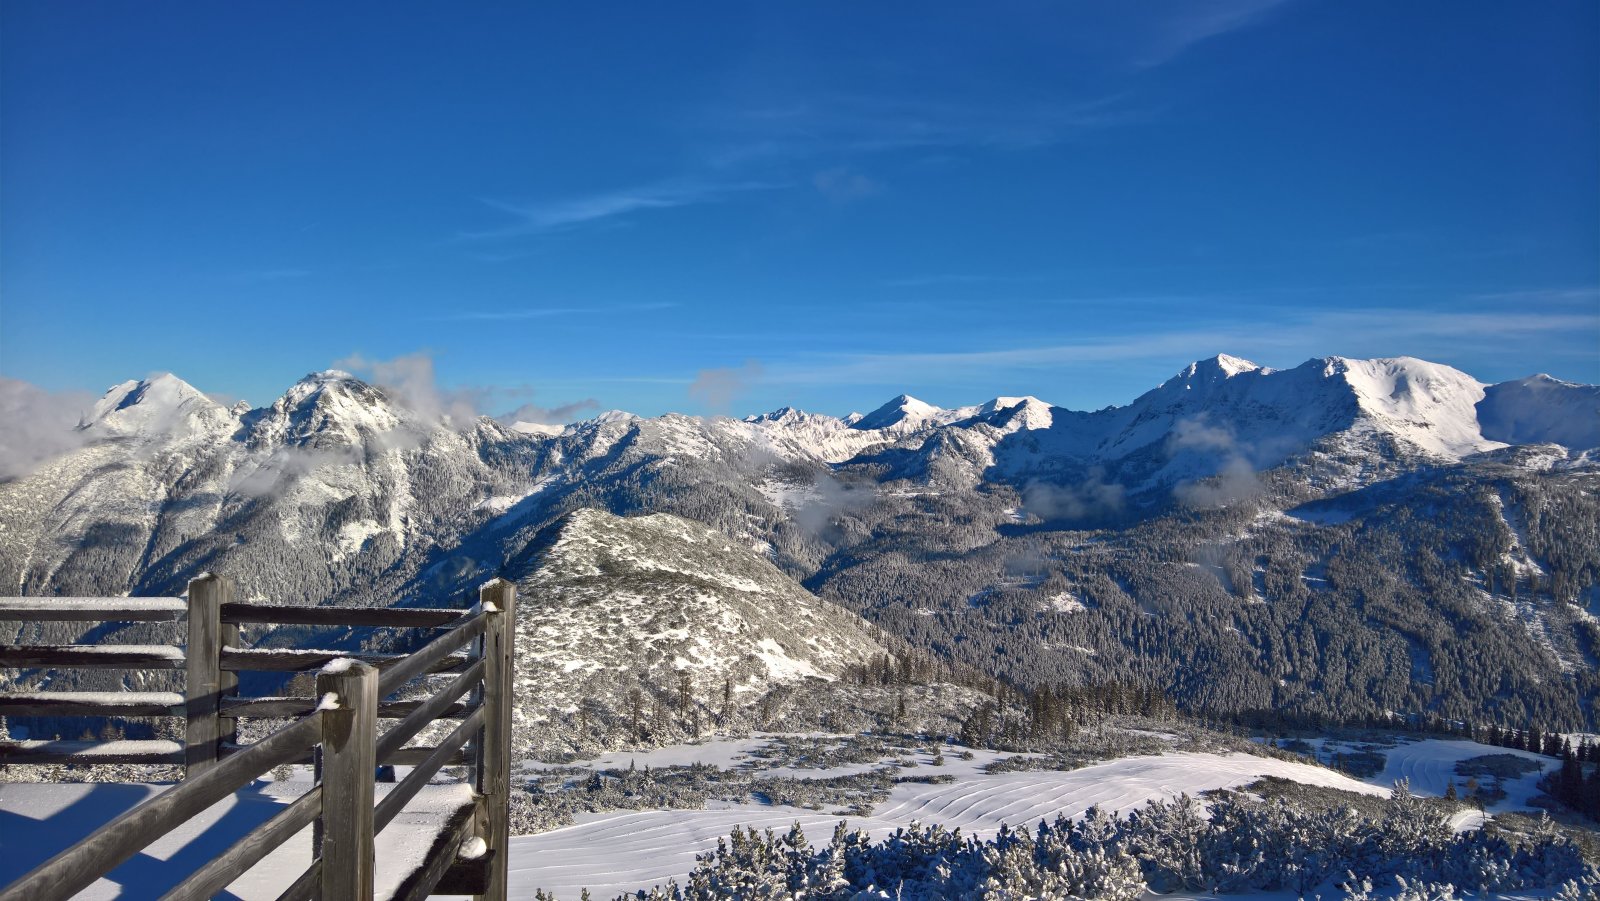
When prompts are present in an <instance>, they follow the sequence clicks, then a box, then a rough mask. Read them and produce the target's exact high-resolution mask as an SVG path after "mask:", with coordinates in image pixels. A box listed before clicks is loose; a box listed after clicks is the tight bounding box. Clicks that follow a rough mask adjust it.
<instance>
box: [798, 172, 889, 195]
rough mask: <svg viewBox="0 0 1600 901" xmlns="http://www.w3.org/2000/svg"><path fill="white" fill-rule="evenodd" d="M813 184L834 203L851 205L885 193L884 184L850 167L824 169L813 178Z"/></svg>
mask: <svg viewBox="0 0 1600 901" xmlns="http://www.w3.org/2000/svg"><path fill="white" fill-rule="evenodd" d="M811 184H812V185H814V186H815V187H816V189H817V190H818V191H821V192H822V195H823V196H824V197H826V198H828V199H829V200H831V201H833V202H834V203H849V202H851V201H853V200H860V199H862V198H864V197H871V196H872V195H874V194H878V193H880V192H882V191H883V183H882V182H880V181H878V180H877V179H875V178H871V177H869V176H867V175H864V174H862V173H860V172H857V171H856V170H854V169H852V168H850V167H849V166H835V167H834V168H832V169H824V170H822V171H821V172H818V173H817V174H816V175H813V176H812V177H811Z"/></svg>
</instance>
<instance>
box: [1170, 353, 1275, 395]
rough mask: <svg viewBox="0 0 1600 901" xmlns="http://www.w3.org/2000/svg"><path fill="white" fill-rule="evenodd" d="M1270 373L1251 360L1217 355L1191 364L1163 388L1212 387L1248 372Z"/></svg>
mask: <svg viewBox="0 0 1600 901" xmlns="http://www.w3.org/2000/svg"><path fill="white" fill-rule="evenodd" d="M1270 371H1271V370H1266V369H1262V367H1260V366H1257V365H1256V364H1254V363H1252V362H1250V361H1249V360H1246V359H1243V358H1242V357H1233V356H1229V355H1228V354H1217V355H1216V356H1214V357H1207V358H1206V359H1204V360H1196V361H1194V362H1193V363H1190V364H1189V365H1188V366H1185V367H1184V368H1183V371H1182V372H1179V373H1178V374H1177V375H1175V376H1173V377H1172V378H1170V379H1168V380H1167V381H1165V382H1163V383H1162V387H1163V388H1165V387H1168V386H1181V387H1183V388H1185V389H1189V388H1195V387H1200V386H1210V385H1215V384H1217V383H1219V382H1223V381H1226V380H1228V379H1231V378H1233V377H1234V376H1236V375H1242V374H1244V373H1247V372H1261V373H1263V374H1265V373H1267V372H1270Z"/></svg>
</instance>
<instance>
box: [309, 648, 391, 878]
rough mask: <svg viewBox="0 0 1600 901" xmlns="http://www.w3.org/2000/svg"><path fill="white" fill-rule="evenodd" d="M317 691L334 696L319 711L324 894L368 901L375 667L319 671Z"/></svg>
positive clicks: (355, 665)
mask: <svg viewBox="0 0 1600 901" xmlns="http://www.w3.org/2000/svg"><path fill="white" fill-rule="evenodd" d="M317 695H318V696H319V697H323V698H328V697H330V696H332V697H333V698H335V699H337V701H338V706H336V707H333V708H331V709H324V710H323V712H322V716H323V720H324V726H323V737H322V818H321V819H322V830H321V832H322V848H321V854H322V880H321V885H322V889H321V891H322V897H323V898H328V899H333V898H337V899H340V901H345V899H351V901H371V899H372V887H373V866H374V858H373V847H374V846H373V834H374V829H373V809H372V798H373V794H374V788H373V772H374V770H375V768H376V765H377V756H376V753H375V751H376V747H377V743H376V735H377V727H378V671H377V669H375V668H373V667H371V666H368V665H366V664H364V663H355V662H352V663H350V664H349V665H348V666H346V667H344V668H343V669H339V670H335V671H333V672H322V673H320V674H318V675H317Z"/></svg>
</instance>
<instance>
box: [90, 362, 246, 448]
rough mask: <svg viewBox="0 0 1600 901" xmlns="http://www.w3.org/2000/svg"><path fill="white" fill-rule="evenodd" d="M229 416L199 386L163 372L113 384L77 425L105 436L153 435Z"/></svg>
mask: <svg viewBox="0 0 1600 901" xmlns="http://www.w3.org/2000/svg"><path fill="white" fill-rule="evenodd" d="M230 418H231V416H230V414H229V413H228V411H227V410H225V409H223V407H222V406H221V405H220V404H218V403H217V402H216V401H214V400H212V399H211V398H209V397H206V396H205V394H204V393H203V392H202V391H200V389H198V388H196V387H194V386H193V385H191V384H189V383H188V382H185V381H184V380H183V379H180V378H178V377H177V376H175V375H173V374H172V373H170V372H164V373H161V374H159V375H153V376H151V377H149V378H146V379H141V380H138V381H126V382H123V383H121V384H120V385H114V386H112V387H111V388H110V389H109V390H107V391H106V393H105V395H104V396H103V397H101V398H100V400H99V401H97V402H96V403H95V405H94V408H93V409H91V410H90V411H89V415H88V416H87V417H86V418H85V419H84V420H83V422H82V423H80V425H79V427H80V428H82V429H84V430H86V431H89V432H92V433H95V434H100V435H106V436H121V437H134V436H137V437H146V438H154V437H161V436H167V435H187V434H191V433H193V432H194V431H196V430H203V429H205V428H206V427H207V426H214V425H219V424H221V423H223V422H226V421H228V420H229V419H230Z"/></svg>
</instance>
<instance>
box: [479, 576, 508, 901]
mask: <svg viewBox="0 0 1600 901" xmlns="http://www.w3.org/2000/svg"><path fill="white" fill-rule="evenodd" d="M478 605H479V606H480V607H481V608H482V609H483V611H484V615H485V616H486V617H487V618H488V620H489V622H488V628H486V629H485V630H484V633H483V661H484V663H485V664H486V665H487V669H485V670H484V674H483V707H482V709H483V712H484V717H483V733H482V735H481V736H480V738H479V749H480V751H479V757H478V760H479V767H478V773H477V776H478V785H477V789H478V793H479V794H480V795H483V796H484V797H485V798H487V799H489V803H488V804H487V805H486V806H485V813H486V814H487V819H486V823H485V829H484V834H483V835H482V836H481V837H482V838H483V840H484V842H485V843H486V844H487V845H488V846H489V852H490V853H491V854H493V855H494V865H493V866H491V867H490V869H489V883H488V885H487V886H485V888H484V891H483V892H481V893H479V894H478V896H477V897H479V898H482V899H486V901H506V892H507V885H508V883H507V876H506V855H507V853H508V851H509V847H510V844H511V816H510V809H509V807H510V803H511V687H512V684H513V682H514V681H515V678H516V672H515V669H514V658H513V654H514V652H515V651H514V645H515V637H516V612H517V586H516V585H515V584H513V583H511V582H508V581H506V580H505V579H494V580H493V581H491V582H489V583H487V584H485V585H484V586H483V587H482V588H480V589H479V591H478Z"/></svg>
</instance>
